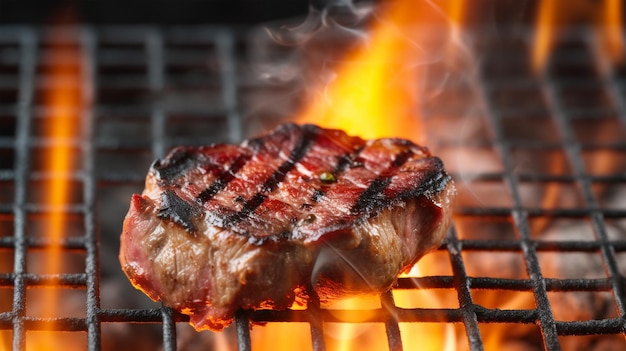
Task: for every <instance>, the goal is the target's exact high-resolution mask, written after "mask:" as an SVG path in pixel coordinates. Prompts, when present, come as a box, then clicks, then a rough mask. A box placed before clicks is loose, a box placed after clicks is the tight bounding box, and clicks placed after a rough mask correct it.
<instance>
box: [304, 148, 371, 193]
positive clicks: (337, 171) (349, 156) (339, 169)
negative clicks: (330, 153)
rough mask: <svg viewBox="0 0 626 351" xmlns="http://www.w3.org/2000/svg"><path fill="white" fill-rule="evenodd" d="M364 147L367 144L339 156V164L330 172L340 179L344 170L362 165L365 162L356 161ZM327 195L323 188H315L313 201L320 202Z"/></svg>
mask: <svg viewBox="0 0 626 351" xmlns="http://www.w3.org/2000/svg"><path fill="white" fill-rule="evenodd" d="M364 148H365V146H360V147H359V148H358V149H356V150H355V151H354V152H349V153H346V154H343V155H342V156H340V157H339V158H338V159H339V161H338V162H337V165H336V166H335V168H334V169H333V170H332V172H330V173H331V174H332V175H333V176H334V177H335V178H336V179H338V178H339V176H340V175H341V174H342V173H343V172H345V171H346V170H348V169H349V168H353V167H362V166H363V164H362V163H361V162H359V161H356V159H357V158H358V157H359V154H360V153H361V151H363V149H364ZM325 195H326V192H325V191H324V190H322V189H315V192H314V193H313V196H311V201H313V202H319V201H320V199H321V198H322V197H324V196H325Z"/></svg>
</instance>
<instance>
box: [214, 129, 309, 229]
mask: <svg viewBox="0 0 626 351" xmlns="http://www.w3.org/2000/svg"><path fill="white" fill-rule="evenodd" d="M302 131H303V133H302V136H301V137H300V140H298V143H297V144H296V146H295V147H294V149H293V150H292V151H291V154H290V156H289V159H287V160H286V161H285V162H283V163H282V164H281V165H280V166H279V167H278V169H277V170H276V171H274V172H273V173H272V175H271V176H270V177H269V178H268V179H267V180H265V182H264V183H263V185H261V191H260V192H258V193H256V194H255V195H254V197H252V199H250V201H248V202H246V203H245V205H244V206H243V208H242V209H241V211H239V212H237V213H234V214H233V215H231V216H229V217H228V218H226V219H225V220H224V223H225V225H226V226H232V225H234V224H236V223H239V222H241V221H242V220H244V219H246V218H248V216H250V214H251V213H252V212H254V211H255V210H256V209H257V208H258V207H259V206H261V204H262V203H263V202H264V201H265V199H267V195H265V194H269V193H271V192H273V191H274V190H275V189H276V187H277V186H278V184H280V183H281V182H282V181H283V180H284V179H285V176H286V175H287V173H288V172H289V171H290V170H292V169H293V168H294V167H295V165H296V163H298V162H299V161H300V160H301V159H302V158H303V157H304V156H305V155H306V153H307V152H308V151H309V149H310V147H311V145H313V143H314V142H315V139H316V137H317V135H318V133H319V132H320V129H319V127H317V126H314V125H310V124H307V125H304V126H302Z"/></svg>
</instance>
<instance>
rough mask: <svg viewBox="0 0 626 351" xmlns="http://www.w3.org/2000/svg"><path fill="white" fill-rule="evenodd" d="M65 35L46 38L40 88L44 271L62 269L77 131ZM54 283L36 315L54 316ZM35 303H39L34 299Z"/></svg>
mask: <svg viewBox="0 0 626 351" xmlns="http://www.w3.org/2000/svg"><path fill="white" fill-rule="evenodd" d="M65 41H66V38H63V37H55V38H52V39H51V47H52V49H51V50H52V55H51V56H50V57H51V58H52V60H53V61H52V62H50V63H49V66H50V71H49V72H48V74H47V77H48V78H49V79H50V81H51V82H53V86H52V87H51V88H50V89H49V90H46V91H45V92H44V104H45V106H46V107H47V111H49V114H48V115H47V116H45V118H44V121H43V123H44V128H43V131H44V133H45V135H43V137H44V138H45V139H46V140H47V141H48V142H49V146H48V147H46V148H44V153H45V155H43V160H44V165H43V167H44V170H45V172H46V174H48V175H49V178H47V179H46V181H45V186H44V189H45V190H44V191H45V194H44V199H43V201H44V202H45V205H46V208H48V209H49V210H48V211H46V212H45V213H44V215H43V220H44V222H45V227H44V228H45V229H44V230H45V235H46V238H47V239H48V240H49V243H50V245H49V246H48V247H47V248H46V249H45V257H44V260H45V271H46V273H48V274H53V275H54V274H61V273H63V272H62V269H63V268H62V264H61V263H62V255H63V253H62V240H63V238H64V236H65V233H66V231H67V223H68V214H67V210H66V207H67V205H68V204H69V202H70V184H71V179H70V174H71V173H72V170H73V168H74V167H75V166H74V157H75V155H74V154H73V152H72V150H73V145H72V141H73V140H76V139H77V137H78V135H77V133H78V128H79V126H78V123H79V122H80V119H79V118H78V113H80V112H79V111H80V110H81V96H80V90H79V89H78V87H80V82H81V72H80V65H79V62H80V60H79V55H80V53H79V52H78V50H77V49H76V48H75V47H71V46H64V45H65V44H63V42H65ZM51 284H52V285H53V287H51V288H46V290H47V291H46V294H45V295H44V296H45V300H44V301H40V305H41V309H38V310H37V313H38V316H40V317H44V318H55V317H59V316H60V315H61V314H62V312H63V311H60V310H59V309H60V303H61V295H60V293H61V290H60V288H58V287H57V285H58V284H59V281H58V279H56V278H55V279H52V282H51ZM38 304H39V303H38ZM75 339H76V338H73V337H64V336H62V335H61V334H59V333H58V332H53V331H40V332H29V335H27V339H26V344H27V345H26V346H27V349H28V350H58V349H60V348H63V349H70V350H71V349H76V350H77V349H79V347H78V346H76V345H75V343H76V342H75Z"/></svg>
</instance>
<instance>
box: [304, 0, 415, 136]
mask: <svg viewBox="0 0 626 351" xmlns="http://www.w3.org/2000/svg"><path fill="white" fill-rule="evenodd" d="M386 5H387V6H386V7H385V8H384V9H383V15H382V16H381V18H380V19H379V20H378V21H377V22H375V24H374V27H373V28H372V32H371V34H370V38H369V39H368V40H367V41H366V42H365V43H363V44H362V45H360V46H358V47H356V48H355V49H354V50H352V51H351V52H349V53H348V55H346V58H345V59H344V61H343V62H342V64H341V66H340V67H339V68H338V75H337V79H336V80H335V81H333V82H331V84H330V85H329V86H328V87H326V89H325V90H324V91H323V92H322V94H320V95H318V96H317V97H316V98H315V99H314V101H313V102H312V103H310V104H308V106H306V107H305V109H304V111H303V112H302V114H301V115H300V116H299V117H298V119H297V120H298V122H300V123H316V124H319V125H321V126H324V127H327V128H338V129H344V130H346V131H347V132H348V133H350V134H354V135H359V136H361V137H363V138H376V137H384V136H386V137H392V136H394V137H404V138H407V139H413V140H419V139H421V131H420V129H419V123H418V118H417V117H418V116H416V115H415V111H416V110H417V108H416V107H417V106H416V104H417V89H418V88H419V87H418V83H419V77H418V74H419V72H418V67H417V65H415V64H411V62H419V59H420V57H419V55H420V47H419V45H418V43H415V42H414V41H413V40H412V38H410V37H407V36H406V30H407V29H409V28H411V26H414V25H415V24H416V23H419V22H420V19H421V16H422V15H421V12H420V11H414V10H412V8H413V6H414V2H412V1H410V0H401V1H394V2H391V3H389V4H386Z"/></svg>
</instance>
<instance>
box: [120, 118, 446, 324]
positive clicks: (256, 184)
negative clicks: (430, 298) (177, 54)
mask: <svg viewBox="0 0 626 351" xmlns="http://www.w3.org/2000/svg"><path fill="white" fill-rule="evenodd" d="M453 195H454V185H453V183H452V181H451V179H450V177H449V176H448V175H447V174H446V172H445V171H444V169H443V164H442V162H441V161H440V160H439V159H438V158H436V157H433V156H431V155H430V153H429V152H428V150H427V149H425V148H423V147H420V146H417V145H415V144H413V143H411V142H410V141H407V140H402V139H378V140H368V141H365V140H362V139H361V138H358V137H353V136H348V135H347V134H346V133H345V132H343V131H339V130H330V129H322V128H320V127H317V126H314V125H302V126H299V125H295V124H285V125H282V126H280V127H278V128H277V129H275V130H273V131H272V132H270V133H268V134H266V135H264V136H261V137H259V138H255V139H250V140H246V141H244V142H243V143H242V144H241V145H225V144H216V145H210V146H206V147H178V148H175V149H174V150H172V151H171V152H170V153H169V155H167V157H165V158H164V159H163V160H157V161H156V162H155V163H154V164H153V165H152V167H151V168H150V170H149V172H148V176H147V178H146V186H145V190H144V192H143V194H142V195H138V194H135V195H133V196H132V200H131V203H130V210H129V211H128V214H127V216H126V219H125V221H124V226H123V232H122V236H121V251H120V261H121V264H122V268H123V270H124V272H125V273H126V275H127V276H128V277H129V278H130V280H131V281H132V283H133V284H134V285H135V286H136V287H137V288H138V289H141V290H142V291H144V292H145V293H146V294H147V295H148V296H150V297H151V298H152V299H154V300H161V301H162V302H163V303H164V304H165V305H167V306H171V307H173V308H174V309H176V310H177V311H180V312H182V313H184V314H188V315H189V316H190V322H191V324H192V325H193V326H194V327H195V328H196V329H198V330H201V329H211V330H220V329H222V328H223V327H225V326H227V325H228V324H229V323H231V322H232V320H233V314H234V312H235V311H236V310H237V309H239V308H244V309H258V308H273V309H285V308H288V307H289V306H290V305H291V304H292V303H293V302H294V300H296V298H303V299H306V297H307V294H310V293H311V292H314V293H316V294H318V295H319V297H320V299H321V300H322V301H326V300H331V299H334V298H337V297H339V296H342V295H345V294H353V293H372V292H381V291H384V290H386V289H389V288H390V287H391V286H392V284H393V283H394V281H395V280H396V277H397V275H398V274H399V273H401V272H402V271H405V270H408V269H410V267H411V266H412V265H413V264H414V263H415V262H416V261H417V260H418V259H419V258H420V257H421V256H423V255H424V254H425V253H426V252H428V251H429V250H432V249H433V248H436V247H437V246H439V245H440V244H441V241H442V240H443V237H444V235H445V232H446V228H447V226H448V223H449V217H450V215H449V213H450V202H451V200H452V197H453Z"/></svg>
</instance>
